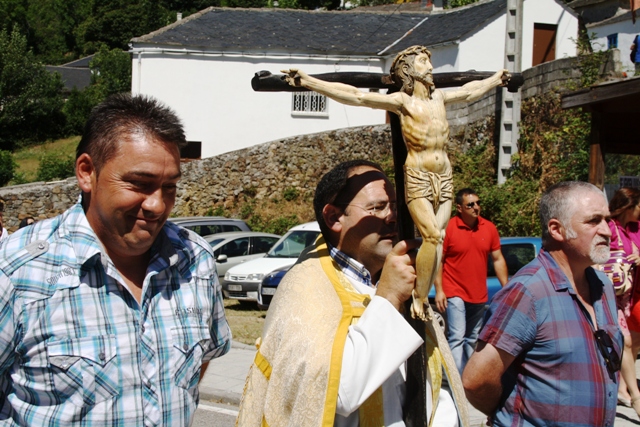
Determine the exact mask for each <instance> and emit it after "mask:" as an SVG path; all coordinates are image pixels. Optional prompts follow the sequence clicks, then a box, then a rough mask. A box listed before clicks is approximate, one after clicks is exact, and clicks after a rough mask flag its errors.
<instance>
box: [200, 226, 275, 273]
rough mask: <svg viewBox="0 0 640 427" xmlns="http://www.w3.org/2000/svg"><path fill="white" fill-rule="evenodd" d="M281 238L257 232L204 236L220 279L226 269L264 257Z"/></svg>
mask: <svg viewBox="0 0 640 427" xmlns="http://www.w3.org/2000/svg"><path fill="white" fill-rule="evenodd" d="M280 237H281V236H278V235H277V234H270V233H260V232H257V231H232V232H228V233H217V234H212V235H210V236H205V237H204V239H205V240H206V241H207V242H209V244H210V245H211V247H212V248H213V255H214V256H215V258H216V269H217V270H218V277H219V278H220V279H222V278H223V277H224V274H225V273H226V272H227V270H228V269H230V268H231V267H234V266H236V265H238V264H241V263H243V262H245V261H249V260H252V259H255V258H260V257H262V256H264V255H265V254H266V253H267V252H268V251H269V249H271V247H272V246H273V245H274V244H275V243H276V242H277V241H278V239H280Z"/></svg>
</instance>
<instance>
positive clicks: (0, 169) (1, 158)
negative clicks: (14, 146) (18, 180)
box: [0, 150, 18, 186]
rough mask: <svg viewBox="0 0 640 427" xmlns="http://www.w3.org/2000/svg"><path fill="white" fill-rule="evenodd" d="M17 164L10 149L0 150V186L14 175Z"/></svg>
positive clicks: (5, 183)
mask: <svg viewBox="0 0 640 427" xmlns="http://www.w3.org/2000/svg"><path fill="white" fill-rule="evenodd" d="M17 167H18V165H17V164H16V162H15V160H14V159H13V154H11V152H10V151H5V150H0V186H5V185H7V184H8V183H9V181H11V180H12V179H13V177H14V175H15V171H16V168H17Z"/></svg>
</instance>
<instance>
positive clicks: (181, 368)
mask: <svg viewBox="0 0 640 427" xmlns="http://www.w3.org/2000/svg"><path fill="white" fill-rule="evenodd" d="M171 336H172V340H173V349H172V357H171V375H172V377H173V381H174V383H175V385H176V386H178V387H180V388H183V389H185V390H194V389H195V388H196V387H197V385H198V381H199V380H200V371H201V368H202V357H203V356H204V354H205V351H206V350H207V349H208V348H209V346H210V343H211V336H210V334H209V328H208V327H207V326H180V327H174V328H171Z"/></svg>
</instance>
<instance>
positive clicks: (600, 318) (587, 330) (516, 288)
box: [479, 251, 623, 427]
mask: <svg viewBox="0 0 640 427" xmlns="http://www.w3.org/2000/svg"><path fill="white" fill-rule="evenodd" d="M587 279H588V281H589V285H590V290H591V299H592V303H593V308H594V311H595V316H596V321H597V323H598V325H597V328H599V329H603V330H604V331H605V332H606V333H607V334H608V335H609V336H610V337H611V339H612V341H613V344H614V349H615V350H616V351H617V353H618V354H619V355H622V347H623V337H622V333H621V332H620V329H619V327H618V317H617V312H616V303H615V296H614V293H613V286H612V285H611V283H610V282H609V281H608V279H607V278H606V276H604V274H603V273H601V272H599V271H598V272H596V271H595V270H594V269H593V268H591V267H590V268H588V269H587ZM485 320H486V325H485V327H484V328H483V330H482V332H481V333H480V336H479V339H480V340H482V341H485V342H487V343H490V344H492V345H493V346H495V347H497V348H499V349H501V350H504V351H506V352H507V353H509V354H511V355H513V356H516V359H515V360H514V362H513V363H512V364H511V366H510V367H509V368H508V369H507V371H506V372H505V374H504V376H503V378H502V384H503V398H502V400H501V402H500V404H499V406H498V409H497V412H496V413H495V414H494V415H493V420H494V425H496V426H550V425H553V426H567V427H569V426H571V427H574V426H605V427H610V426H613V422H614V420H615V415H616V403H617V395H618V386H617V375H618V374H617V373H616V374H610V373H609V372H608V370H607V367H606V364H605V361H604V358H603V356H602V354H601V353H600V351H599V350H598V348H597V345H596V341H595V338H594V326H593V325H592V324H591V321H590V320H588V319H587V312H586V309H585V308H584V307H583V306H582V304H581V303H579V302H578V300H577V296H576V293H575V291H574V289H573V287H572V286H571V284H570V283H569V281H568V279H567V277H566V275H565V274H564V273H563V272H562V270H561V269H560V267H559V266H558V264H557V263H556V262H555V260H554V259H553V258H552V257H551V256H550V255H549V254H548V253H547V252H545V251H541V252H540V254H539V255H538V257H537V258H536V259H535V260H533V261H532V262H531V263H529V264H528V265H526V266H525V267H523V268H522V269H521V270H520V271H519V272H518V274H516V275H515V276H514V277H513V278H512V279H511V280H510V281H509V283H508V284H507V285H506V286H505V287H504V288H503V289H501V290H500V292H498V293H497V294H496V295H495V296H494V298H493V300H492V302H491V305H490V307H489V311H488V312H487V314H486V317H485Z"/></svg>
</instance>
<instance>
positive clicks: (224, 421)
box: [193, 343, 640, 427]
mask: <svg viewBox="0 0 640 427" xmlns="http://www.w3.org/2000/svg"><path fill="white" fill-rule="evenodd" d="M254 357H255V347H252V346H247V345H243V344H239V343H234V345H233V346H232V348H231V351H230V352H229V354H227V355H225V356H222V357H221V358H219V359H214V360H213V361H212V362H211V364H210V365H209V369H208V370H207V372H206V374H205V376H204V378H203V379H202V381H201V382H200V398H201V406H200V408H198V411H197V413H196V418H195V421H194V423H193V425H194V426H196V427H204V426H206V427H213V426H215V427H219V426H220V427H232V426H233V425H234V422H235V417H236V415H237V410H238V409H237V405H238V402H239V401H240V396H241V395H242V390H243V387H244V380H245V378H246V376H247V371H248V370H249V366H251V363H252V361H253V358H254ZM636 377H638V378H640V362H638V361H636ZM212 402H223V403H224V404H216V403H212ZM211 406H213V408H212V407H211ZM469 412H470V416H471V425H472V426H473V427H480V426H483V425H484V422H485V420H486V417H485V416H484V415H483V414H482V413H481V412H480V411H478V410H476V409H475V408H473V407H470V408H469ZM636 426H640V421H639V420H638V417H637V415H636V414H635V411H634V410H633V409H631V408H626V407H624V406H618V408H617V413H616V420H615V424H614V427H636Z"/></svg>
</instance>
